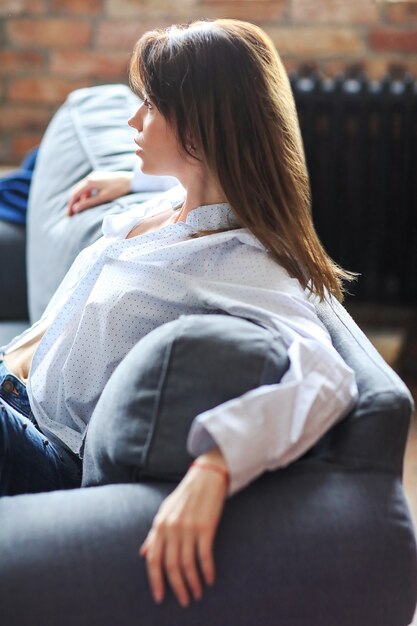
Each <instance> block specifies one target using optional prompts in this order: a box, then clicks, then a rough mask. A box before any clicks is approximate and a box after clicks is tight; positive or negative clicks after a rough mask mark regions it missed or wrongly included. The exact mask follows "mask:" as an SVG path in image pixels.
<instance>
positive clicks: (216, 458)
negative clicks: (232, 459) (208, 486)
mask: <svg viewBox="0 0 417 626" xmlns="http://www.w3.org/2000/svg"><path fill="white" fill-rule="evenodd" d="M192 467H194V468H198V469H201V470H204V471H208V472H213V473H215V474H217V475H218V476H222V477H223V479H224V481H225V483H226V487H227V488H228V487H229V483H230V473H229V469H228V467H227V464H226V461H225V459H224V456H223V455H222V453H221V452H220V450H219V448H213V450H210V451H209V452H205V453H204V454H201V455H200V456H198V457H197V458H196V459H195V460H194V461H193V463H191V465H190V469H191V468H192Z"/></svg>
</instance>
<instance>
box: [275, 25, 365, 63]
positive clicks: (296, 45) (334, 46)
mask: <svg viewBox="0 0 417 626" xmlns="http://www.w3.org/2000/svg"><path fill="white" fill-rule="evenodd" d="M265 30H266V31H267V32H268V34H269V35H270V36H271V38H272V40H273V41H274V43H275V45H276V47H277V50H278V51H279V52H280V53H281V54H283V55H289V54H291V55H295V56H298V57H302V56H305V55H310V54H312V55H328V54H332V55H335V54H344V55H346V54H360V53H361V52H364V51H365V46H364V42H363V40H362V38H361V36H360V34H359V33H358V32H356V31H355V30H353V29H349V28H340V27H333V28H330V27H329V28H327V27H322V26H317V27H315V28H308V27H302V26H297V27H294V28H280V27H276V28H274V27H267V26H265Z"/></svg>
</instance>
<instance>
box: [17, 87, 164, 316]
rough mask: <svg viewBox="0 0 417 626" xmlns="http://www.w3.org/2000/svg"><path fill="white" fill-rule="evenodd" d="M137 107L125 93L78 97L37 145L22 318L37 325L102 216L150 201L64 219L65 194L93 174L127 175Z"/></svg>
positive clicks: (84, 92) (91, 91) (100, 91)
mask: <svg viewBox="0 0 417 626" xmlns="http://www.w3.org/2000/svg"><path fill="white" fill-rule="evenodd" d="M137 104H138V99H137V97H136V96H135V95H133V94H132V92H131V91H130V90H129V89H128V88H127V87H126V86H125V85H105V86H99V87H93V88H88V89H80V90H77V91H75V92H73V93H72V94H70V96H69V97H68V100H67V101H66V102H65V104H64V105H63V106H62V107H61V108H60V109H59V110H58V112H57V113H56V114H55V116H54V118H53V120H52V121H51V123H50V125H49V126H48V129H47V131H46V133H45V136H44V138H43V140H42V143H41V146H40V149H39V154H38V158H37V162H36V167H35V172H34V177H33V181H32V185H31V190H30V196H29V211H28V224H27V228H28V250H27V263H28V282H29V285H28V287H29V312H30V317H31V320H32V321H35V320H37V319H38V318H39V317H40V315H41V314H42V312H43V310H44V309H45V307H46V305H47V304H48V302H49V300H50V299H51V296H52V294H53V293H54V292H55V290H56V288H57V287H58V285H59V283H60V282H61V280H62V278H63V277H64V275H65V273H66V272H67V270H68V269H69V267H70V265H71V264H72V262H73V260H74V258H75V257H76V255H77V254H78V252H79V251H80V250H82V249H83V248H85V247H86V246H88V245H90V244H91V243H93V242H94V241H95V240H96V239H97V238H98V237H99V236H100V234H101V223H102V220H103V216H104V214H105V213H107V212H109V211H110V212H112V213H117V212H121V211H123V210H124V209H125V206H126V204H130V203H132V202H138V201H143V200H146V199H148V198H149V197H150V196H151V195H152V194H149V193H148V194H131V195H129V196H126V197H125V198H123V199H121V200H119V201H117V202H113V203H108V204H103V205H101V206H98V207H96V208H94V209H91V210H89V211H84V212H82V213H80V214H78V215H76V216H74V217H72V218H68V217H66V205H67V202H68V198H69V193H70V189H71V188H72V186H73V185H74V184H75V183H77V182H78V181H79V180H81V179H82V178H83V177H84V176H86V175H87V174H89V173H90V172H91V171H92V170H93V169H100V170H108V171H114V170H131V169H132V168H133V164H134V159H135V158H136V156H135V153H134V150H133V148H134V144H133V134H132V133H133V131H132V129H131V128H130V127H129V126H128V125H127V120H128V118H129V117H130V115H131V114H132V112H133V110H134V109H135V107H136V106H137Z"/></svg>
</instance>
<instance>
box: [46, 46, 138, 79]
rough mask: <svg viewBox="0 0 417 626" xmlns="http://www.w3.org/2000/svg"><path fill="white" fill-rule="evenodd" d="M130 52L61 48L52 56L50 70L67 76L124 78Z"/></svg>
mask: <svg viewBox="0 0 417 626" xmlns="http://www.w3.org/2000/svg"><path fill="white" fill-rule="evenodd" d="M129 58H130V52H129V53H125V52H111V53H107V52H95V51H94V52H93V51H90V50H85V51H73V50H68V51H67V50H61V51H57V52H55V53H54V54H53V56H52V63H51V70H52V72H53V73H54V74H60V75H61V76H67V77H69V78H70V77H74V78H77V77H84V78H85V77H88V78H111V77H113V78H126V75H127V68H128V62H129Z"/></svg>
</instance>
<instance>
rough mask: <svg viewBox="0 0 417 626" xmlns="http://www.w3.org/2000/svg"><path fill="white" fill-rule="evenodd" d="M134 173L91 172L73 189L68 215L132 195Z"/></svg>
mask: <svg viewBox="0 0 417 626" xmlns="http://www.w3.org/2000/svg"><path fill="white" fill-rule="evenodd" d="M132 179H133V172H91V174H89V175H88V176H86V177H85V178H83V179H82V180H80V182H79V183H77V184H76V185H74V187H73V188H72V189H71V195H70V197H69V200H68V206H67V215H69V216H72V215H75V214H76V213H81V211H85V210H86V209H91V208H92V207H94V206H97V205H99V204H104V203H105V202H111V201H112V200H115V199H116V198H119V197H120V196H125V195H126V194H128V193H130V191H131V190H132V189H131V185H132Z"/></svg>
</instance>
